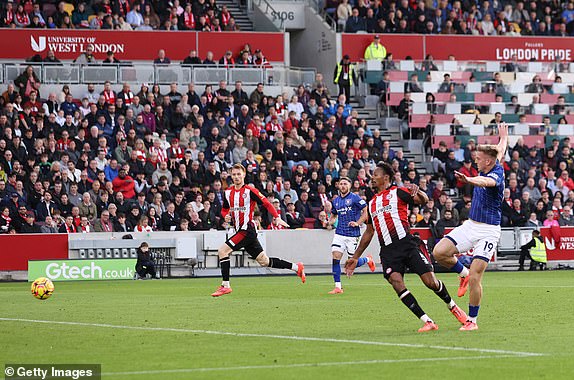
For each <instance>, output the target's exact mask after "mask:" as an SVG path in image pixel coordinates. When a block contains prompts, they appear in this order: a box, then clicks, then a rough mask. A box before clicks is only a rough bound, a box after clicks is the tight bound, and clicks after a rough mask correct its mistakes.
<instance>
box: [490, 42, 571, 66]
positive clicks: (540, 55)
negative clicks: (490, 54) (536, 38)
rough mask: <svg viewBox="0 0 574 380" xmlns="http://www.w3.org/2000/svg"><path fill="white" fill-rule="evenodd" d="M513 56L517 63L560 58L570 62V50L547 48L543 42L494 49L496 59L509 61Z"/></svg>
mask: <svg viewBox="0 0 574 380" xmlns="http://www.w3.org/2000/svg"><path fill="white" fill-rule="evenodd" d="M514 56H516V58H517V59H518V60H519V61H532V60H534V61H554V60H556V59H557V58H560V59H561V60H563V61H567V62H570V61H572V49H569V48H562V47H560V48H548V47H544V42H525V43H524V47H518V48H509V47H506V48H496V59H498V60H504V61H509V60H511V59H512V58H513V57H514Z"/></svg>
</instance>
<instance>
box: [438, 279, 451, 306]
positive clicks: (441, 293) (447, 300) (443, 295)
mask: <svg viewBox="0 0 574 380" xmlns="http://www.w3.org/2000/svg"><path fill="white" fill-rule="evenodd" d="M438 283H439V288H438V290H435V291H434V293H435V294H436V295H437V296H439V297H440V299H441V300H443V301H444V303H446V304H447V305H448V304H449V303H450V301H452V298H450V294H448V290H446V286H444V283H443V282H442V281H440V280H438Z"/></svg>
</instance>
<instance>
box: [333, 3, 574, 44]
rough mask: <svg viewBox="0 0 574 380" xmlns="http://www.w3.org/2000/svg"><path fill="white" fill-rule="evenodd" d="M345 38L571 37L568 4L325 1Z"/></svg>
mask: <svg viewBox="0 0 574 380" xmlns="http://www.w3.org/2000/svg"><path fill="white" fill-rule="evenodd" d="M325 11H326V13H327V14H329V15H330V16H331V17H332V18H333V19H334V20H336V23H337V26H338V30H339V31H345V32H347V33H357V32H367V33H419V34H461V35H506V36H520V35H522V36H571V35H572V34H573V32H574V4H573V3H572V2H571V1H549V0H546V1H522V0H519V1H509V0H501V1H497V0H494V1H489V0H485V1H460V0H420V1H414V0H398V1H386V0H385V1H383V0H374V1H373V0H369V1H368V0H326V3H325Z"/></svg>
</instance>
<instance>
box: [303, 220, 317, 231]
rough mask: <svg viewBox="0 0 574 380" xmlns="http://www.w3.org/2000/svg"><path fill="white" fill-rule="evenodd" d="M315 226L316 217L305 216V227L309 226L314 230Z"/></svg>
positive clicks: (308, 227)
mask: <svg viewBox="0 0 574 380" xmlns="http://www.w3.org/2000/svg"><path fill="white" fill-rule="evenodd" d="M314 227H315V219H314V218H305V223H304V224H303V228H307V229H310V230H312V229H313V228H314Z"/></svg>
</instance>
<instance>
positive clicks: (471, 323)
mask: <svg viewBox="0 0 574 380" xmlns="http://www.w3.org/2000/svg"><path fill="white" fill-rule="evenodd" d="M487 266H488V261H486V260H484V259H483V258H482V257H480V256H476V257H475V259H474V260H472V264H471V265H470V286H469V287H470V295H469V303H468V318H467V321H466V323H465V324H464V326H462V327H461V328H460V330H461V331H472V330H478V325H477V322H476V319H477V318H478V309H479V308H480V301H481V300H482V275H483V274H484V271H485V270H486V267H487Z"/></svg>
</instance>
